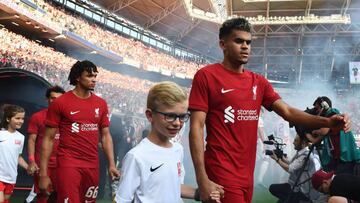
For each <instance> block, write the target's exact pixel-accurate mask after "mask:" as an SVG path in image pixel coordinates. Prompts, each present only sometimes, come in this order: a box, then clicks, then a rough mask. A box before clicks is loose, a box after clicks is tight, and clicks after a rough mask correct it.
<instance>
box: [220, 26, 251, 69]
mask: <svg viewBox="0 0 360 203" xmlns="http://www.w3.org/2000/svg"><path fill="white" fill-rule="evenodd" d="M250 43H251V34H250V33H249V32H245V31H239V30H233V31H232V32H231V34H230V35H229V36H227V37H225V38H224V39H222V40H220V47H221V49H222V50H223V52H224V58H226V59H228V60H229V61H232V62H235V63H239V64H246V63H247V62H248V60H249V55H250V49H251V45H250Z"/></svg>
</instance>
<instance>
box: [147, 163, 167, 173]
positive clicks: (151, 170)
mask: <svg viewBox="0 0 360 203" xmlns="http://www.w3.org/2000/svg"><path fill="white" fill-rule="evenodd" d="M162 165H164V164H161V165H160V166H158V167H156V168H152V166H151V167H150V172H154V171H156V170H157V169H158V168H160V167H161V166H162Z"/></svg>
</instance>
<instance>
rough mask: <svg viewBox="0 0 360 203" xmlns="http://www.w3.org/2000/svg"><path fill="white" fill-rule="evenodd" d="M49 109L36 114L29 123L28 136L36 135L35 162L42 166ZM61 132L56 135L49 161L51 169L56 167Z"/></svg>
mask: <svg viewBox="0 0 360 203" xmlns="http://www.w3.org/2000/svg"><path fill="white" fill-rule="evenodd" d="M47 111H48V110H47V109H43V110H41V111H38V112H36V113H34V114H33V115H32V116H31V118H30V121H29V126H28V134H36V141H35V162H36V164H37V165H38V166H40V151H41V145H42V141H43V138H44V134H45V119H46V114H47ZM59 136H60V134H59V132H57V133H56V135H55V139H54V145H53V151H52V153H51V157H50V160H49V167H51V168H54V167H56V153H57V147H58V145H59Z"/></svg>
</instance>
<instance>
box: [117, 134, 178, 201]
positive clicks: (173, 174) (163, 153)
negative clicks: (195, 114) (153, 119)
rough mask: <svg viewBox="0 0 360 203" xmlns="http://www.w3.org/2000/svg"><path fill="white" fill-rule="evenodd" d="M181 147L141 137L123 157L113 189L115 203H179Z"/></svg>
mask: <svg viewBox="0 0 360 203" xmlns="http://www.w3.org/2000/svg"><path fill="white" fill-rule="evenodd" d="M183 156H184V150H183V147H182V146H181V145H180V144H179V143H173V146H172V147H170V148H164V147H160V146H158V145H155V144H154V143H152V142H151V141H150V140H149V139H147V138H145V139H143V140H142V141H141V142H140V143H139V144H138V145H137V146H136V147H134V148H133V149H131V150H130V151H129V152H128V153H127V154H126V155H125V157H124V160H123V166H122V169H121V175H122V177H121V180H120V185H119V188H118V190H117V191H116V202H118V203H131V202H132V200H133V199H134V200H135V202H134V203H170V202H171V203H179V202H181V201H182V200H181V184H182V183H183V180H184V171H183V166H182V162H183Z"/></svg>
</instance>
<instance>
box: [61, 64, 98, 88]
mask: <svg viewBox="0 0 360 203" xmlns="http://www.w3.org/2000/svg"><path fill="white" fill-rule="evenodd" d="M84 71H86V72H88V73H97V72H98V70H97V67H96V65H95V64H94V63H93V62H91V61H87V60H85V61H77V62H76V63H75V64H74V65H73V66H72V67H71V70H70V74H69V77H68V80H69V81H70V85H74V86H75V85H76V84H77V80H76V79H77V78H79V77H80V76H81V73H82V72H84Z"/></svg>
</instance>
